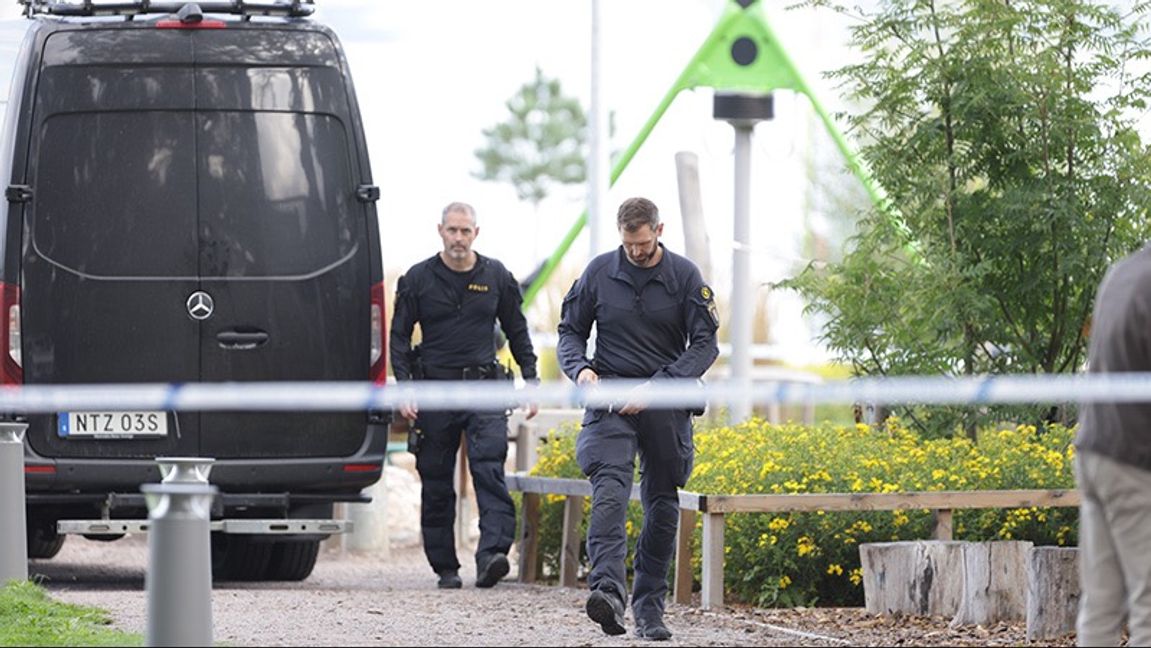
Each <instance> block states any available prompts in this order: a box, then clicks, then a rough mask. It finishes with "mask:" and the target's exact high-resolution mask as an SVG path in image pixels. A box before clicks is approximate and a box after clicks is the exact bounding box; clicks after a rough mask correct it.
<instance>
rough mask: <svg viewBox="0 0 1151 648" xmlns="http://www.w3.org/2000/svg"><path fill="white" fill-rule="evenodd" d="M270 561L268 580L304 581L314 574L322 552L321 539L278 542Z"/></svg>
mask: <svg viewBox="0 0 1151 648" xmlns="http://www.w3.org/2000/svg"><path fill="white" fill-rule="evenodd" d="M272 546H273V547H275V548H274V549H273V550H272V560H271V561H270V562H269V563H268V572H267V573H268V580H275V581H302V580H304V579H305V578H307V577H308V576H310V575H311V574H312V569H314V568H315V566H316V558H317V557H318V556H319V554H320V541H319V540H307V541H304V542H277V543H275V544H274V545H272Z"/></svg>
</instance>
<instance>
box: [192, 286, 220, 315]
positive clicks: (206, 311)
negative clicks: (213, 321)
mask: <svg viewBox="0 0 1151 648" xmlns="http://www.w3.org/2000/svg"><path fill="white" fill-rule="evenodd" d="M186 305H187V306H188V315H189V316H190V317H191V318H192V319H194V320H199V321H203V320H206V319H208V318H209V317H211V316H212V310H213V309H214V308H215V304H214V303H213V302H212V296H211V295H209V294H208V293H206V292H204V291H203V290H197V291H196V292H194V293H192V294H191V295H188V301H187V304H186Z"/></svg>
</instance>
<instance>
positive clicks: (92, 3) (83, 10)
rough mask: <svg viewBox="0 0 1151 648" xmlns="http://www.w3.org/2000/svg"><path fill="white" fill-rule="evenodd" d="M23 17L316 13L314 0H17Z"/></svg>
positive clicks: (281, 14)
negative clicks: (192, 9)
mask: <svg viewBox="0 0 1151 648" xmlns="http://www.w3.org/2000/svg"><path fill="white" fill-rule="evenodd" d="M19 2H20V4H22V5H24V15H25V16H27V17H29V18H31V17H32V16H33V15H35V14H51V15H55V16H128V17H131V16H136V15H139V14H150V13H153V14H157V13H162V14H171V13H176V12H177V11H179V10H180V9H182V8H184V7H185V6H186V5H197V6H199V8H200V10H201V11H202V12H203V13H215V14H235V15H239V16H287V17H293V18H296V17H301V16H310V15H312V13H313V12H315V10H316V6H315V0H264V1H263V2H253V1H252V0H205V1H204V2H181V1H179V0H176V1H166V2H165V1H157V0H113V1H111V2H102V1H100V0H19Z"/></svg>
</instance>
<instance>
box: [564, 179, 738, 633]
mask: <svg viewBox="0 0 1151 648" xmlns="http://www.w3.org/2000/svg"><path fill="white" fill-rule="evenodd" d="M616 222H617V225H618V228H619V233H620V238H621V240H622V242H623V245H621V246H620V247H619V248H618V249H616V250H614V251H612V252H608V253H607V254H602V255H600V256H597V257H596V258H594V259H592V261H591V262H590V263H589V264H588V267H587V268H586V269H585V270H584V272H583V275H582V276H580V278H579V280H577V281H576V283H575V284H574V285H573V286H572V288H571V290H570V291H569V292H568V294H567V296H566V297H565V298H564V303H563V311H562V319H561V321H560V325H559V346H558V348H557V350H556V352H557V354H558V355H559V360H560V365H561V367H562V369H563V371H564V373H565V374H566V375H567V376H568V377H569V378H571V379H572V380H573V381H575V382H576V383H578V384H580V385H594V384H597V383H598V382H599V381H600V380H610V379H612V378H618V379H633V380H634V379H643V380H647V381H657V380H659V379H661V378H664V379H667V378H699V377H701V376H702V375H703V374H704V372H705V371H707V369H708V367H710V366H711V364H712V363H713V362H714V361H715V358H716V356H718V355H719V351H718V348H717V346H716V335H715V334H716V329H717V328H718V326H719V318H718V316H717V315H716V309H715V299H714V295H713V294H712V291H711V289H710V288H709V287H708V286H707V285H706V284H704V282H703V278H702V276H701V275H700V272H699V268H697V267H696V266H695V264H694V263H692V262H691V261H689V260H688V259H686V258H684V257H681V256H679V255H677V254H673V253H672V252H670V251H668V250H667V249H666V248H665V247H664V246H663V244H662V243H660V242H659V237H660V235H661V234H662V233H663V223H661V222H660V220H659V210H658V209H657V208H656V206H655V204H654V203H652V202H651V201H650V200H648V199H646V198H629V199H628V200H625V201H624V202H623V204H622V205H620V208H619V213H618V215H617V218H616ZM592 324H595V326H596V331H597V333H596V343H595V357H594V358H593V359H591V360H589V359H588V358H587V342H588V336H589V334H590V333H591V328H592ZM646 384H647V383H644V385H646ZM644 385H641V386H640V387H638V388H636V390H635V391H634V392H633V393H632V398H630V399H629V400H628V402H626V403H623V404H622V405H621V406H620V407H618V408H617V407H615V406H613V407H611V408H608V409H607V410H602V409H590V408H589V409H588V410H587V411H586V412H585V414H584V419H583V428H582V429H581V430H580V434H579V438H578V440H577V442H576V459H577V461H578V462H579V465H580V468H581V469H582V470H583V472H584V474H586V475H587V476H588V477H589V478H590V480H591V483H592V510H591V520H590V521H589V523H588V537H587V550H588V556H589V558H590V559H591V573H590V574H589V575H588V587H589V588H590V589H591V590H592V591H591V594H590V595H589V596H588V600H587V614H588V616H589V617H590V618H591V619H592V620H593V621H595V622H597V623H599V624H600V627H601V629H602V630H603V631H604V632H605V633H607V634H610V635H618V634H623V633H625V632H626V629H625V627H624V609H625V605H624V602H625V601H626V600H627V584H626V573H625V571H624V560H625V558H626V554H627V530H626V523H627V506H628V499H629V496H630V494H631V487H632V474H633V471H634V468H635V457H636V454H637V452H638V454H639V459H640V474H641V482H640V493H641V499H642V503H643V510H644V522H643V529H642V530H641V532H640V536H639V543H638V544H637V546H636V552H635V561H634V566H635V578H634V582H633V584H632V616H633V617H634V619H635V624H636V628H635V633H636V635H637V636H638V637H640V638H643V639H652V640H667V639H670V638H671V631H670V630H668V628H667V626H666V625H665V624H664V622H663V612H664V601H665V599H666V597H667V591H668V585H667V577H668V568H669V566H670V563H671V556H672V548H673V546H674V544H675V533H676V525H677V524H678V522H679V494H678V491H677V489H678V488H679V487H680V486H683V485H684V484H685V483H687V479H688V477H689V476H690V475H691V469H692V463H693V460H694V447H693V445H692V426H691V412H689V411H686V410H653V409H648V408H647V407H646V404H645V402H644V398H643V389H644Z"/></svg>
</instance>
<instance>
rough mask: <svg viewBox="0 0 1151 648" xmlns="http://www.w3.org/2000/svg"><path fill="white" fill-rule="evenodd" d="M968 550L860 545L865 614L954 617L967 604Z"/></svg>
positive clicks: (942, 544) (927, 544)
mask: <svg viewBox="0 0 1151 648" xmlns="http://www.w3.org/2000/svg"><path fill="white" fill-rule="evenodd" d="M965 544H967V543H965V542H952V541H939V540H910V541H903V542H875V543H864V544H861V545H859V558H860V562H861V563H862V564H863V600H864V606H865V607H866V609H867V612H868V613H870V614H915V615H928V616H934V615H945V616H951V615H953V614H955V613H956V612H957V611H958V610H959V606H960V603H961V602H962V600H963V546H964V545H965Z"/></svg>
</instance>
